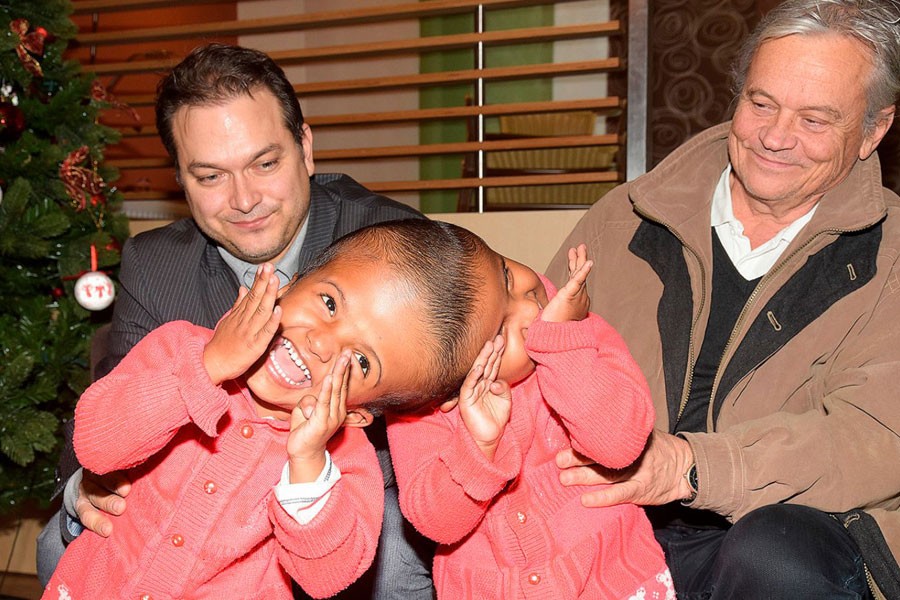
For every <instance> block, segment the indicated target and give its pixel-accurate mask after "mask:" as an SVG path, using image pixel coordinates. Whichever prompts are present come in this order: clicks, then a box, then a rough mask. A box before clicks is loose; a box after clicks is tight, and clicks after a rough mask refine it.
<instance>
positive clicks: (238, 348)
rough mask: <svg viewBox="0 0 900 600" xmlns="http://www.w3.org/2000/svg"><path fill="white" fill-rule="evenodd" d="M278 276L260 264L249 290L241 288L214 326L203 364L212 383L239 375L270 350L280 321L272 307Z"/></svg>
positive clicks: (269, 267) (275, 308)
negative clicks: (232, 303) (226, 311)
mask: <svg viewBox="0 0 900 600" xmlns="http://www.w3.org/2000/svg"><path fill="white" fill-rule="evenodd" d="M277 295H278V277H277V276H276V275H275V269H274V267H273V266H272V265H271V264H269V263H263V264H262V265H260V266H259V268H258V269H257V271H256V279H255V280H254V281H253V287H251V288H250V290H247V289H246V288H243V287H242V288H241V289H240V291H239V292H238V298H237V300H236V301H235V303H234V306H232V307H231V310H230V311H229V312H228V313H227V314H226V315H225V316H224V317H222V319H221V320H220V321H219V324H218V325H216V331H215V333H214V334H213V337H212V339H211V340H210V341H209V343H208V344H206V348H205V349H204V350H203V364H204V365H205V366H206V371H207V373H209V378H210V379H212V381H213V383H215V384H217V385H218V384H220V383H222V382H223V381H227V380H229V379H234V378H235V377H238V376H239V375H242V374H243V373H244V372H245V371H246V370H247V369H249V368H250V367H251V366H252V365H253V363H255V362H256V361H257V359H259V357H260V356H262V355H263V354H264V353H265V352H266V350H267V349H268V348H269V344H270V343H271V342H272V338H274V337H275V333H276V332H277V331H278V324H279V323H280V322H281V308H280V307H278V306H275V299H276V297H277Z"/></svg>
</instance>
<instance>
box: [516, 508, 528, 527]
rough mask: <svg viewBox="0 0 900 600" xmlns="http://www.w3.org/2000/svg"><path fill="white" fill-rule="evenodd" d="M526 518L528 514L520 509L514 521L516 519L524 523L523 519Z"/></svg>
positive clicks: (525, 519)
mask: <svg viewBox="0 0 900 600" xmlns="http://www.w3.org/2000/svg"><path fill="white" fill-rule="evenodd" d="M527 520H528V516H527V515H526V514H525V513H523V512H521V511H519V512H517V513H516V521H518V522H519V523H521V524H522V525H524V524H525V521H527Z"/></svg>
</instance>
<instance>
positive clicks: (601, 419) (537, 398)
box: [388, 245, 675, 600]
mask: <svg viewBox="0 0 900 600" xmlns="http://www.w3.org/2000/svg"><path fill="white" fill-rule="evenodd" d="M482 266H483V269H484V274H483V276H482V277H481V279H483V280H484V281H485V284H484V285H483V287H482V294H483V296H484V297H485V304H486V306H487V307H488V308H487V310H486V312H485V313H484V316H483V318H486V319H490V318H493V316H494V315H500V318H502V326H501V329H500V332H499V333H500V335H499V336H498V337H497V338H496V339H495V340H494V341H493V342H488V343H487V344H485V347H484V349H483V350H482V352H481V354H479V356H478V358H477V359H476V361H475V364H474V366H473V367H472V369H471V371H470V373H469V375H468V377H467V378H466V381H465V383H464V384H463V386H462V388H461V391H460V394H459V398H458V399H454V400H451V401H448V402H446V403H444V404H443V405H442V406H441V409H440V410H434V411H431V412H429V413H427V414H424V415H407V416H397V417H391V416H390V415H389V420H388V439H389V442H390V446H391V456H392V458H393V460H394V469H395V473H396V476H397V482H398V485H399V490H400V506H401V509H402V510H403V512H404V514H405V515H406V517H407V518H408V519H409V520H410V522H412V523H413V525H415V526H416V528H417V529H419V531H421V532H422V533H424V534H425V535H427V536H428V537H430V538H432V539H434V540H435V541H437V542H438V543H439V544H440V545H439V546H438V551H437V555H436V557H435V560H434V579H435V586H436V588H437V592H438V598H441V599H443V598H446V599H447V600H455V599H457V598H491V599H502V598H555V599H559V600H571V599H574V598H589V599H592V600H597V599H607V598H609V599H626V598H627V599H648V600H649V599H659V600H663V599H665V600H673V599H674V598H675V592H674V590H673V588H672V579H671V576H670V574H669V571H668V569H667V567H666V564H665V560H664V557H663V552H662V550H661V548H660V547H659V545H658V544H657V543H656V540H655V538H654V536H653V530H652V528H651V526H650V523H649V521H648V520H647V518H646V516H645V515H644V512H643V510H642V509H641V508H640V507H638V506H635V505H632V504H623V505H619V506H613V507H609V508H602V509H601V508H586V507H584V506H582V505H581V500H580V498H581V494H582V493H583V492H584V490H583V489H579V488H577V487H568V488H567V487H563V486H562V485H561V484H560V482H559V469H558V468H557V466H556V463H555V457H556V454H557V453H558V452H559V451H560V450H562V449H564V448H568V447H572V448H574V449H575V450H577V451H578V452H580V453H581V454H584V455H586V456H588V457H590V458H592V459H593V460H595V461H596V462H597V463H598V464H601V465H603V466H606V467H609V468H612V469H620V468H623V467H627V466H628V465H629V464H631V463H632V462H633V461H634V460H635V459H637V458H638V456H639V455H640V453H641V451H642V449H643V447H644V444H645V443H646V440H647V437H648V435H649V434H650V431H651V428H652V427H653V420H654V414H653V407H652V404H651V401H650V395H649V390H648V388H647V384H646V382H645V381H644V378H643V376H642V374H641V371H640V370H639V368H638V366H637V364H636V363H635V362H634V360H633V359H632V357H631V355H630V354H629V352H628V349H627V348H626V346H625V343H624V341H623V340H622V338H621V337H620V336H619V335H618V334H617V333H616V332H615V331H614V330H613V328H612V327H611V326H610V325H608V324H607V323H606V322H605V321H604V320H603V319H601V318H600V317H599V316H597V315H595V314H591V313H588V305H589V299H588V297H587V293H586V292H585V289H584V282H585V279H586V277H587V275H588V272H589V271H590V269H591V266H592V263H591V262H590V261H588V260H586V256H585V247H584V246H583V245H582V246H580V247H579V248H578V249H572V250H570V251H569V273H570V279H569V281H568V283H567V284H566V285H565V286H564V287H563V288H562V289H561V290H560V291H559V293H558V294H556V295H554V290H553V286H552V284H551V283H550V282H549V281H548V280H546V279H545V278H543V277H540V276H538V275H537V274H536V273H535V272H534V271H532V270H531V269H529V268H528V267H526V266H524V265H521V264H519V263H516V262H514V261H511V260H508V259H504V258H503V257H501V256H499V255H496V254H494V255H493V258H492V259H491V260H489V261H486V262H485V263H484V264H483V265H482ZM510 384H512V389H510Z"/></svg>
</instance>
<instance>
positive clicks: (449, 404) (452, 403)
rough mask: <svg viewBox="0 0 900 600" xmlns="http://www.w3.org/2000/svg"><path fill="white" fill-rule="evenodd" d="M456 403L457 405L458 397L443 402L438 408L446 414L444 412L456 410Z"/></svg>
mask: <svg viewBox="0 0 900 600" xmlns="http://www.w3.org/2000/svg"><path fill="white" fill-rule="evenodd" d="M458 403H459V396H454V397H453V398H450V399H449V400H444V401H443V402H442V403H441V405H440V406H439V407H438V408H440V409H441V412H444V413H446V412H450V411H451V410H453V409H454V408H456V405H457V404H458Z"/></svg>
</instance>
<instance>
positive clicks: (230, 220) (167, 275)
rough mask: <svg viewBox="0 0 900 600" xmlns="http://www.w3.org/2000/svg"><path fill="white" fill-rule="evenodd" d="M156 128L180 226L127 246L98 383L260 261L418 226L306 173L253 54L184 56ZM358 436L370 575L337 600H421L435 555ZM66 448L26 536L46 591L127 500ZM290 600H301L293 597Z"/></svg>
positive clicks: (291, 268) (160, 96)
mask: <svg viewBox="0 0 900 600" xmlns="http://www.w3.org/2000/svg"><path fill="white" fill-rule="evenodd" d="M156 120H157V128H158V130H159V135H160V137H161V138H162V141H163V144H164V145H165V147H166V150H167V151H168V153H169V155H170V156H171V157H172V159H173V160H174V162H175V166H176V177H177V179H178V181H179V183H180V184H181V185H182V187H183V188H184V193H185V197H186V199H187V202H188V206H189V207H190V210H191V215H192V218H190V219H183V220H180V221H177V222H175V223H173V224H171V225H169V226H167V227H164V228H161V229H157V230H153V231H148V232H146V233H143V234H140V235H138V236H136V237H134V238H132V239H129V240H128V241H127V242H126V243H125V245H124V247H123V250H122V267H121V271H120V274H119V291H118V296H117V299H116V305H115V308H114V311H113V319H112V324H111V328H110V331H109V335H108V345H107V351H106V353H105V354H104V356H103V357H102V358H101V360H100V361H99V363H98V364H97V367H96V373H95V375H96V376H97V377H102V376H103V375H105V374H106V373H108V372H109V371H110V370H112V368H113V367H115V365H116V364H118V362H119V361H120V360H121V359H122V357H123V356H124V355H125V354H126V353H127V352H128V351H129V350H130V349H131V348H132V347H133V346H134V345H135V344H136V343H137V342H138V341H139V340H140V339H141V338H143V336H144V335H146V334H147V333H148V332H150V331H151V330H153V329H154V328H156V327H158V326H159V325H161V324H163V323H166V322H168V321H173V320H179V319H180V320H187V321H190V322H192V323H195V324H198V325H203V326H206V327H210V328H211V327H214V326H215V325H216V323H217V321H218V320H219V318H220V317H221V316H222V315H223V314H224V313H225V312H226V311H227V310H228V309H229V308H230V307H231V305H232V304H233V302H234V300H235V298H236V297H237V293H238V288H239V287H240V286H242V285H243V286H246V287H247V288H249V287H250V285H251V284H252V282H253V277H254V274H255V272H256V266H257V265H258V264H260V263H262V262H271V263H273V264H274V265H275V268H276V273H277V275H278V277H279V278H280V280H281V282H282V285H284V284H286V283H288V282H289V281H290V280H291V278H292V277H294V276H295V275H296V274H297V273H298V272H302V270H303V269H304V268H305V267H306V265H307V264H308V263H309V262H310V260H311V259H312V258H314V257H315V256H316V255H317V254H318V253H319V252H320V251H321V250H322V249H324V248H325V247H326V246H327V245H328V244H330V243H331V242H332V241H333V240H334V239H336V238H338V237H340V236H341V235H344V234H345V233H349V232H351V231H354V230H356V229H359V228H360V227H363V226H365V225H369V224H371V223H377V222H380V221H388V220H394V219H402V218H411V217H419V218H421V217H422V215H421V214H420V213H418V212H417V211H415V210H413V209H412V208H409V207H407V206H405V205H403V204H399V203H397V202H395V201H393V200H390V199H388V198H385V197H383V196H379V195H376V194H374V193H372V192H370V191H369V190H367V189H366V188H364V187H363V186H361V185H359V184H358V183H356V182H355V181H353V180H352V179H351V178H349V177H347V176H346V175H337V174H326V175H319V176H314V173H315V166H314V163H313V152H312V132H311V131H310V128H309V126H308V125H307V124H306V123H304V121H303V114H302V112H301V110H300V104H299V102H298V101H297V97H296V95H295V93H294V90H293V87H292V86H291V84H290V82H289V81H288V80H287V78H286V77H285V75H284V72H283V71H282V70H281V68H279V67H278V66H277V65H276V64H275V63H274V61H272V59H271V58H269V57H268V56H267V55H266V54H264V53H262V52H259V51H256V50H251V49H247V48H242V47H237V46H227V45H222V44H210V45H208V46H204V47H201V48H198V49H196V50H195V51H194V52H192V53H191V54H190V55H189V56H188V57H186V58H185V59H184V61H182V62H181V63H180V64H179V65H178V66H176V67H175V68H174V69H173V71H172V72H171V73H170V74H169V75H167V76H166V77H165V78H164V79H163V80H162V81H161V82H160V84H159V87H158V90H157V103H156ZM123 402H127V399H123ZM369 429H370V430H371V431H372V433H370V434H369V435H370V439H371V441H372V442H373V444H374V445H375V447H376V450H377V451H378V455H379V460H380V462H381V467H382V470H383V472H384V481H385V516H384V527H383V529H382V535H381V541H380V543H379V549H378V553H377V555H376V559H375V565H373V567H372V569H370V571H369V573H367V574H366V575H365V576H364V577H363V578H362V579H361V580H360V581H359V582H357V584H354V586H352V587H351V588H349V589H348V590H346V591H345V592H344V593H342V595H341V596H340V597H346V598H366V597H372V598H398V599H404V600H406V599H417V598H429V599H430V598H432V597H433V593H434V592H433V585H432V583H431V578H430V563H431V556H430V552H431V551H432V550H433V547H432V546H431V545H430V543H429V542H427V541H425V540H424V538H421V537H420V536H418V534H416V533H415V532H414V531H413V529H412V527H411V526H409V525H408V524H407V523H406V522H405V521H404V520H403V518H402V516H401V514H400V509H399V505H398V503H397V493H396V482H395V481H394V475H393V469H392V467H391V462H390V456H389V454H388V452H387V440H386V435H385V432H384V425H383V421H382V423H381V426H380V427H377V426H374V425H373V426H372V427H370V428H369ZM68 442H69V443H68V444H67V447H66V449H65V450H64V455H63V457H62V458H61V461H60V465H61V468H60V473H59V475H60V484H61V487H62V485H63V484H65V492H64V505H63V509H61V511H60V515H59V517H60V518H59V519H51V522H50V523H49V524H48V526H47V527H46V528H45V530H44V531H43V532H42V533H41V536H40V537H39V539H38V571H39V576H40V577H41V578H42V580H44V581H46V579H48V578H49V576H50V574H52V571H53V569H54V568H55V566H56V562H57V561H58V560H59V557H60V556H61V554H62V550H63V540H65V541H66V542H68V541H70V540H71V539H73V538H74V537H75V536H77V535H78V533H80V531H81V529H82V527H87V528H89V529H91V530H92V531H94V532H96V533H98V534H100V535H103V536H108V535H110V534H111V533H112V532H113V522H112V521H111V520H110V519H109V517H108V514H114V515H115V514H121V513H122V512H123V511H124V510H126V503H127V494H128V491H129V489H130V484H129V482H128V481H127V480H126V479H125V478H124V476H122V475H121V474H113V475H115V476H104V477H99V476H96V475H93V474H91V473H87V472H83V471H82V470H80V469H79V470H78V471H76V472H75V473H74V474H72V472H71V471H72V470H71V469H66V467H65V465H74V466H75V467H77V466H78V465H77V461H75V460H74V452H73V449H72V446H71V441H70V440H68ZM107 513H108V514H107ZM296 596H297V597H300V598H303V597H305V595H304V593H303V592H302V590H299V589H297V590H296Z"/></svg>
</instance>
